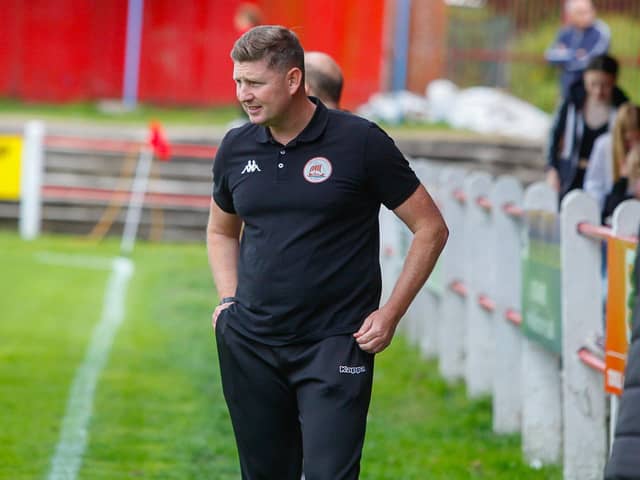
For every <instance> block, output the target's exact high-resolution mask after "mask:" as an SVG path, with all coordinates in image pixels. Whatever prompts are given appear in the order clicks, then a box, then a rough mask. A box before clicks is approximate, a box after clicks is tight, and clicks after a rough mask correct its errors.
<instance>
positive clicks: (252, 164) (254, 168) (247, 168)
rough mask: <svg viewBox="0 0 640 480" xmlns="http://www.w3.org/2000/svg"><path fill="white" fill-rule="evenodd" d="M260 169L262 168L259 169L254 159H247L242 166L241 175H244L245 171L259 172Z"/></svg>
mask: <svg viewBox="0 0 640 480" xmlns="http://www.w3.org/2000/svg"><path fill="white" fill-rule="evenodd" d="M261 171H262V170H260V167H259V166H258V164H257V163H256V161H255V160H249V161H248V162H247V164H246V165H245V166H244V168H243V169H242V173H241V175H244V174H245V173H254V172H261Z"/></svg>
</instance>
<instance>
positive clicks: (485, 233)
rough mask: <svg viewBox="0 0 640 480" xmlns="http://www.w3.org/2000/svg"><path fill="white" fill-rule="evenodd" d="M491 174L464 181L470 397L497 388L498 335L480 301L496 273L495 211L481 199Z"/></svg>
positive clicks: (480, 174) (471, 177) (489, 184)
mask: <svg viewBox="0 0 640 480" xmlns="http://www.w3.org/2000/svg"><path fill="white" fill-rule="evenodd" d="M491 182H492V179H491V176H490V175H489V174H487V173H485V172H477V173H472V174H471V175H469V176H468V177H467V178H466V179H465V182H464V192H465V195H466V198H467V200H466V214H465V219H464V231H465V239H466V246H465V253H466V254H465V256H464V260H465V271H466V275H465V276H464V279H465V283H466V284H467V292H468V293H467V295H468V296H467V299H468V300H467V309H466V312H467V314H466V322H467V323H466V328H465V330H466V339H465V345H466V352H467V355H466V358H465V372H464V376H465V383H466V385H467V393H468V395H469V396H470V397H472V398H473V397H478V396H480V395H486V394H490V393H491V391H492V389H493V367H494V345H495V343H494V339H493V322H492V314H491V313H490V312H487V311H486V310H484V309H483V308H482V307H481V306H480V304H479V303H478V297H479V295H480V294H483V293H486V292H484V291H483V290H484V289H485V288H486V286H487V285H488V284H490V283H491V282H492V281H493V280H492V275H493V262H492V259H491V258H490V250H491V240H492V239H491V214H490V212H489V211H487V210H486V209H484V208H483V207H481V206H480V205H479V204H478V203H477V200H478V198H480V197H485V198H486V197H488V194H489V189H490V188H491Z"/></svg>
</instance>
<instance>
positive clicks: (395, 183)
mask: <svg viewBox="0 0 640 480" xmlns="http://www.w3.org/2000/svg"><path fill="white" fill-rule="evenodd" d="M364 169H365V178H366V180H367V185H368V188H369V189H370V190H371V192H372V193H373V195H374V196H375V198H376V199H377V200H379V201H380V203H382V204H383V205H384V206H385V207H387V208H388V209H389V210H393V209H394V208H396V207H398V206H400V205H401V204H402V203H403V202H404V201H405V200H406V199H407V198H409V197H410V196H411V194H413V192H415V191H416V189H417V188H418V186H419V185H420V180H418V177H417V176H416V174H415V173H414V172H413V170H411V167H409V162H407V160H406V159H405V158H404V156H403V155H402V153H401V152H400V150H399V149H398V147H396V144H395V143H394V142H393V140H392V139H391V138H390V137H389V136H388V135H387V134H386V133H385V132H384V131H383V130H382V129H380V127H378V126H377V125H375V124H373V123H372V124H371V125H370V126H369V128H368V130H367V139H366V146H365V155H364Z"/></svg>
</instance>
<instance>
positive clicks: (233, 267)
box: [207, 232, 239, 298]
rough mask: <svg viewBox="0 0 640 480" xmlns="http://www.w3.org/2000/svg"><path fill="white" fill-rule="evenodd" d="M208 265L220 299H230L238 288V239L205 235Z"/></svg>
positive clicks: (221, 235) (210, 234) (211, 234)
mask: <svg viewBox="0 0 640 480" xmlns="http://www.w3.org/2000/svg"><path fill="white" fill-rule="evenodd" d="M207 251H208V255H209V265H210V267H211V273H212V275H213V281H214V282H215V284H216V288H217V290H218V295H219V296H220V298H224V297H232V296H234V295H235V293H236V288H237V287H238V253H239V241H238V238H234V237H229V236H226V235H223V234H219V233H211V232H209V233H208V234H207Z"/></svg>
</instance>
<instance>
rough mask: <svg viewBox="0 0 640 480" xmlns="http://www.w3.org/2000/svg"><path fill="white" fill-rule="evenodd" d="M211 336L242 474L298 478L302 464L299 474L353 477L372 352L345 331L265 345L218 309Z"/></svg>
mask: <svg viewBox="0 0 640 480" xmlns="http://www.w3.org/2000/svg"><path fill="white" fill-rule="evenodd" d="M216 342H217V345H218V357H219V360H220V371H221V376H222V388H223V392H224V397H225V400H226V402H227V406H228V408H229V413H230V415H231V422H232V424H233V430H234V433H235V437H236V443H237V446H238V453H239V457H240V467H241V470H242V478H243V480H300V476H301V473H302V472H303V470H304V474H305V479H306V480H356V479H357V478H358V475H359V473H360V457H361V454H362V446H363V443H364V434H365V427H366V419H367V411H368V409H369V400H370V398H371V384H372V378H373V358H374V356H373V355H372V354H369V353H366V352H364V351H362V350H360V348H359V347H358V345H357V343H356V342H355V340H354V339H353V337H352V336H351V335H339V336H334V337H328V338H325V339H323V340H320V341H318V342H315V343H306V344H296V345H287V346H280V347H272V346H269V345H265V344H262V343H259V342H255V341H254V340H252V339H249V338H247V337H246V336H243V335H241V334H239V333H238V332H236V331H235V330H234V329H233V328H231V327H229V326H228V325H227V322H226V315H225V314H224V313H223V314H222V315H220V317H219V318H218V323H217V325H216ZM303 459H304V462H303ZM303 463H304V467H303Z"/></svg>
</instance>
